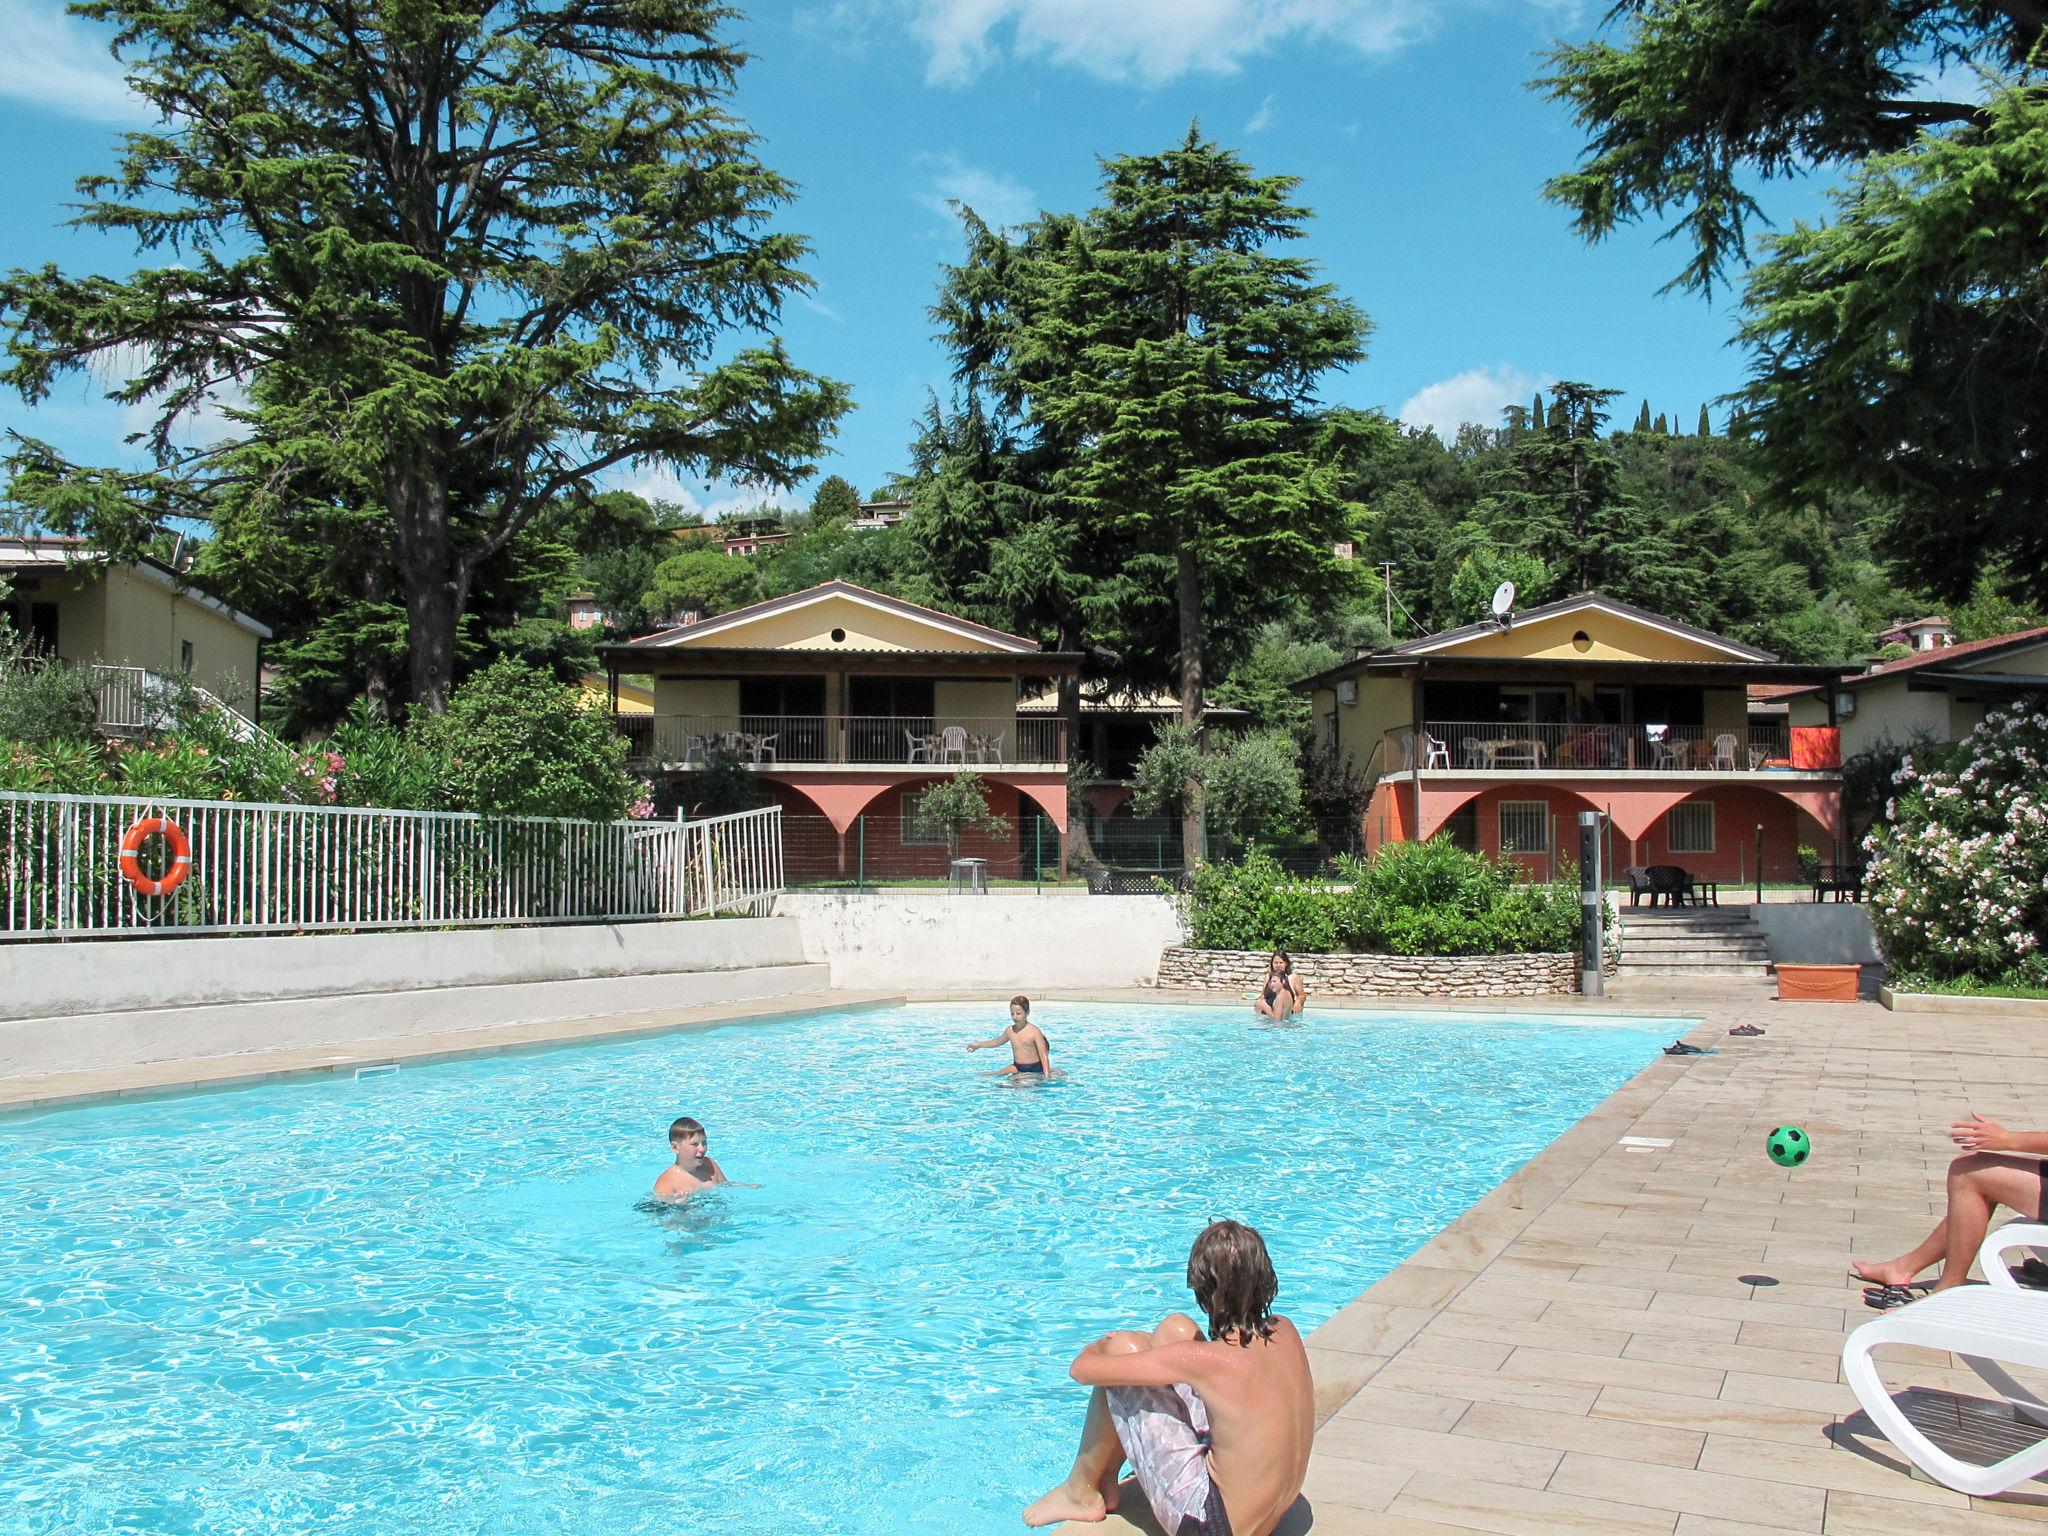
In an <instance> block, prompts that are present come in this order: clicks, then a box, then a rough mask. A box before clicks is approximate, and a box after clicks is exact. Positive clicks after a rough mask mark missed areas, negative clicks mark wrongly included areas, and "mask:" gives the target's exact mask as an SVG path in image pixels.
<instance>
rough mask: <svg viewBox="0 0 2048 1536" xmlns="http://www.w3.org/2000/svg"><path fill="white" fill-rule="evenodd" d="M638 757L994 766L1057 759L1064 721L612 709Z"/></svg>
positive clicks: (763, 764) (695, 762) (688, 761)
mask: <svg viewBox="0 0 2048 1536" xmlns="http://www.w3.org/2000/svg"><path fill="white" fill-rule="evenodd" d="M613 719H614V721H615V723H616V724H617V726H618V729H619V731H620V732H621V734H623V735H624V736H625V738H626V740H627V742H628V743H629V744H630V745H629V749H628V755H629V756H630V757H631V759H632V760H633V761H634V762H636V763H640V764H658V765H660V766H662V767H664V768H695V767H700V766H702V765H703V764H704V763H706V762H709V761H710V760H711V759H712V758H713V757H715V756H717V755H718V754H720V753H731V754H732V755H734V756H736V757H738V758H739V759H740V761H742V762H744V763H746V764H748V765H749V766H752V767H756V768H781V767H789V766H795V765H800V764H835V765H840V764H843V765H845V766H848V767H872V768H923V767H930V768H932V769H933V770H935V771H936V770H939V769H943V768H1002V767H1016V766H1019V765H1023V764H1031V765H1033V766H1037V765H1042V764H1055V765H1057V764H1064V763H1065V762H1066V760H1067V723H1066V721H1065V720H1063V719H1059V718H1057V717H1049V716H1028V715H997V716H972V717H970V716H958V715H626V714H621V715H615V716H614V717H613Z"/></svg>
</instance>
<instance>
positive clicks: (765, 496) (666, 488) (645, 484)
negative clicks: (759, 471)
mask: <svg viewBox="0 0 2048 1536" xmlns="http://www.w3.org/2000/svg"><path fill="white" fill-rule="evenodd" d="M604 479H605V488H606V489H607V490H613V491H631V492H632V493H633V494H634V495H636V496H644V497H645V498H646V499H647V500H649V501H665V502H669V503H671V504H673V505H675V506H679V507H682V508H685V509H686V510H688V511H691V512H694V513H696V515H697V516H698V517H699V518H701V519H702V520H703V521H705V522H707V523H715V522H717V521H718V520H719V518H721V517H723V516H725V515H726V514H727V513H730V512H750V511H752V510H753V509H754V508H755V507H758V506H762V505H764V504H765V505H769V506H776V507H784V508H789V509H795V508H798V507H807V506H809V505H810V502H809V501H808V500H807V499H806V498H804V497H801V496H798V495H796V494H794V493H792V492H789V491H781V490H776V489H774V488H772V487H765V488H759V489H756V488H752V487H748V486H743V485H732V484H728V483H726V482H723V481H716V482H714V481H707V480H702V479H698V478H697V477H695V476H684V475H679V474H677V473H676V472H675V470H674V469H673V468H671V467H670V466H669V465H667V464H653V463H649V464H635V465H632V466H630V467H629V468H627V469H625V470H623V471H621V472H620V473H618V474H613V475H607V476H605V477H604Z"/></svg>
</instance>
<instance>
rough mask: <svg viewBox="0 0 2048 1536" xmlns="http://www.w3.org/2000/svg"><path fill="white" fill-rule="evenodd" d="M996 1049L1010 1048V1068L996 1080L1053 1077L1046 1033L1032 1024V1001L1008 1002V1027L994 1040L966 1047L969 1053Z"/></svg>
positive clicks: (1050, 1051)
mask: <svg viewBox="0 0 2048 1536" xmlns="http://www.w3.org/2000/svg"><path fill="white" fill-rule="evenodd" d="M999 1045H1007V1046H1008V1047H1009V1048H1010V1064H1009V1065H1008V1066H1007V1067H1005V1068H1004V1069H1003V1070H1002V1071H1001V1072H998V1073H997V1074H996V1076H998V1077H1017V1078H1029V1079H1032V1080H1034V1081H1043V1080H1044V1079H1046V1078H1048V1077H1051V1076H1052V1046H1051V1044H1050V1043H1049V1042H1048V1041H1047V1040H1046V1038H1045V1031H1044V1030H1042V1029H1040V1028H1039V1027H1038V1026H1037V1025H1036V1024H1034V1023H1032V1022H1031V999H1030V998H1028V997H1023V996H1018V997H1013V998H1011V999H1010V1027H1009V1028H1008V1029H1006V1030H1004V1031H1003V1032H1002V1033H1001V1034H1000V1035H997V1036H996V1037H995V1039H993V1040H977V1041H975V1042H974V1044H972V1045H970V1046H968V1047H967V1049H969V1050H970V1051H987V1050H993V1049H994V1048H995V1047H997V1046H999Z"/></svg>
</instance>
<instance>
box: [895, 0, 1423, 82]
mask: <svg viewBox="0 0 2048 1536" xmlns="http://www.w3.org/2000/svg"><path fill="white" fill-rule="evenodd" d="M906 3H907V4H908V6H909V15H910V27H911V31H912V32H913V33H914V34H915V35H916V36H917V37H918V39H919V40H920V41H922V42H923V43H924V45H925V46H926V47H927V48H928V49H929V50H930V55H931V56H930V59H929V61H928V63H927V65H926V71H925V74H926V78H927V79H928V80H930V81H932V82H934V83H943V84H954V85H957V84H962V83H964V82H966V81H969V80H972V79H973V78H974V77H975V76H976V75H978V74H980V73H981V72H982V70H984V69H985V68H987V67H988V66H989V64H990V63H991V62H992V61H993V60H994V59H995V57H996V56H997V55H998V54H999V53H1000V52H1001V51H1002V49H1003V46H1004V43H1003V39H1002V37H1001V34H1005V33H1007V40H1008V47H1009V50H1010V51H1011V52H1012V53H1014V54H1015V55H1017V56H1018V57H1021V58H1039V59H1046V60H1049V61H1051V62H1052V63H1055V64H1063V65H1074V66H1078V67H1079V68H1081V69H1083V70H1085V71H1087V72H1088V73H1089V74H1092V75H1097V76H1100V77H1101V78H1103V79H1107V80H1124V79H1131V78H1136V79H1138V80H1141V81H1144V82H1145V83H1147V84H1150V85H1158V84H1163V83H1164V82H1166V81H1169V80H1174V79H1177V78H1179V77H1180V76H1182V75H1185V74H1197V73H1199V74H1230V73H1233V72H1234V71H1236V70H1237V69H1238V68H1239V67H1240V65H1241V63H1242V62H1243V61H1244V60H1245V59H1247V58H1250V57H1253V56H1256V55H1258V54H1262V53H1265V52H1267V51H1268V50H1270V49H1273V48H1275V47H1278V46H1280V45H1281V44H1283V43H1289V42H1308V43H1316V42H1327V43H1336V44H1339V45H1341V46H1345V47H1349V48H1352V49H1355V50H1356V51H1358V52H1359V53H1362V54H1365V55H1367V56H1368V57H1379V56H1383V55H1386V54H1390V53H1394V52H1396V51H1398V50H1399V49H1401V48H1403V47H1405V46H1406V45H1407V44H1408V43H1410V42H1412V41H1414V40H1415V39H1416V38H1418V37H1420V36H1422V35H1423V34H1424V33H1426V32H1427V31H1428V30H1429V29H1430V27H1431V26H1432V25H1433V23H1434V21H1435V0H906Z"/></svg>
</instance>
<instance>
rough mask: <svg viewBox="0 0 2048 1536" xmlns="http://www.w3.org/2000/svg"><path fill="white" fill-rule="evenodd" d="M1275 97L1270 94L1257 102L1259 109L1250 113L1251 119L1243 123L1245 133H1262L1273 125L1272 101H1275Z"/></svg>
mask: <svg viewBox="0 0 2048 1536" xmlns="http://www.w3.org/2000/svg"><path fill="white" fill-rule="evenodd" d="M1275 99H1276V98H1274V97H1272V96H1268V97H1267V98H1266V99H1265V100H1264V101H1262V102H1260V103H1259V110H1258V111H1256V112H1254V113H1253V114H1252V120H1251V121H1250V122H1248V123H1246V124H1245V125H1244V131H1245V132H1246V133H1264V132H1265V131H1266V130H1267V129H1268V128H1270V127H1272V126H1273V118H1274V112H1273V102H1274V101H1275Z"/></svg>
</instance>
